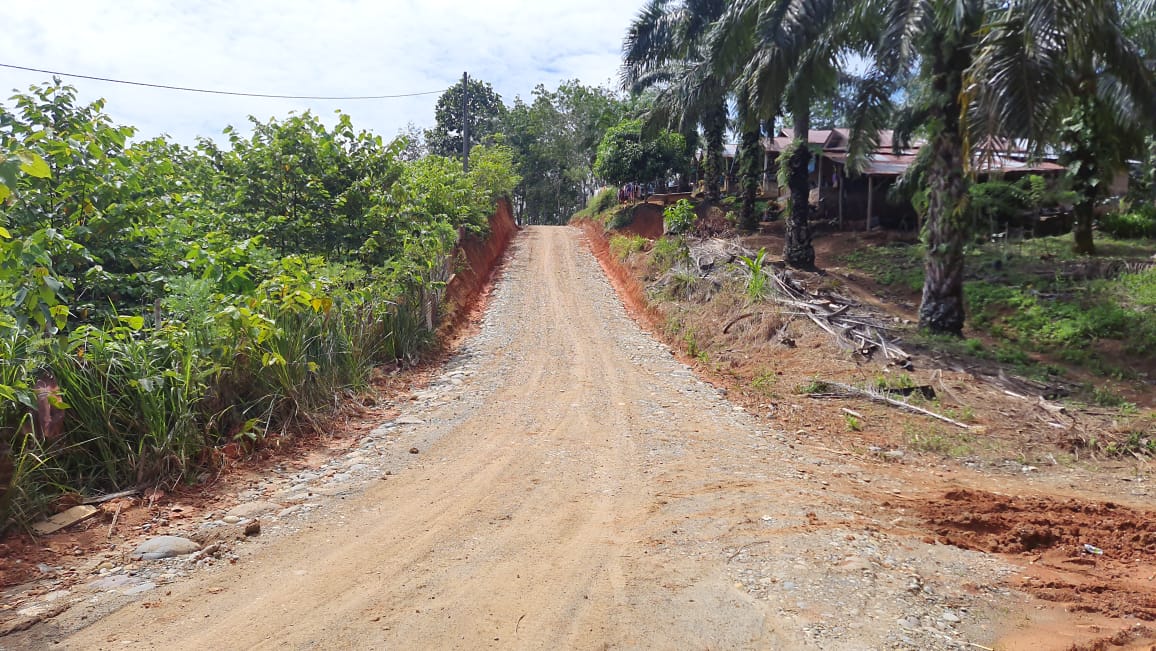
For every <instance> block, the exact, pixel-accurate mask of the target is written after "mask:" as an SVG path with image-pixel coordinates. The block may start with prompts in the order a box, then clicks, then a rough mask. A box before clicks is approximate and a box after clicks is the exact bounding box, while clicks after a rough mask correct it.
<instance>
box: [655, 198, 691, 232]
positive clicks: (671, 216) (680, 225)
mask: <svg viewBox="0 0 1156 651" xmlns="http://www.w3.org/2000/svg"><path fill="white" fill-rule="evenodd" d="M697 218H698V215H697V214H696V213H695V212H694V204H692V203H691V202H689V201H687V200H686V199H679V200H678V201H677V202H675V203H674V205H671V206H667V207H666V209H665V210H663V211H662V226H663V230H665V231H666V233H667V234H668V235H681V234H682V233H685V232H687V231H689V230H690V229H691V227H692V226H694V222H695V219H697Z"/></svg>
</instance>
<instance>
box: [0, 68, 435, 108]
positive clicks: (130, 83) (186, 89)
mask: <svg viewBox="0 0 1156 651" xmlns="http://www.w3.org/2000/svg"><path fill="white" fill-rule="evenodd" d="M0 68H11V69H13V70H24V71H27V72H39V73H42V74H46V75H57V76H60V77H76V78H77V79H91V80H93V81H106V82H108V83H111V84H124V85H126V86H144V87H146V88H163V89H165V90H179V91H184V92H187V93H207V94H209V95H233V96H236V97H264V98H268V99H315V100H363V99H398V98H402V97H418V96H420V95H436V94H438V93H443V92H445V89H442V90H429V91H425V92H421V93H399V94H396V95H351V96H348V97H332V96H326V95H271V94H268V93H241V92H235V91H230V90H212V89H208V88H189V87H187V86H170V85H168V84H150V83H146V82H143V81H126V80H124V79H110V78H108V77H94V76H92V75H79V74H76V73H73V72H58V71H55V70H43V69H41V68H28V67H26V66H14V65H12V64H9V63H0Z"/></svg>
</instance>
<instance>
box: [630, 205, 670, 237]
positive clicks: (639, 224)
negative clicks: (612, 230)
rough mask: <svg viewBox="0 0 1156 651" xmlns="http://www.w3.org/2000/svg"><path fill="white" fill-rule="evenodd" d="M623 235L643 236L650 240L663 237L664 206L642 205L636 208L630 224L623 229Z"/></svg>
mask: <svg viewBox="0 0 1156 651" xmlns="http://www.w3.org/2000/svg"><path fill="white" fill-rule="evenodd" d="M621 231H622V232H623V233H629V234H631V235H641V236H642V237H645V238H647V239H650V240H657V239H658V238H660V237H662V206H656V205H654V204H652V203H640V204H638V205H637V206H635V207H634V216H633V218H632V219H631V220H630V224H628V225H627V226H625V227H624V228H622V229H621Z"/></svg>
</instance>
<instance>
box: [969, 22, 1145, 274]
mask: <svg viewBox="0 0 1156 651" xmlns="http://www.w3.org/2000/svg"><path fill="white" fill-rule="evenodd" d="M1154 9H1156V2H1154V0H1066V1H1065V2H1056V1H1055V0H1012V1H1011V2H1008V3H1007V5H1006V8H1004V9H1002V10H1001V11H1000V12H998V13H997V14H996V15H995V16H993V17H992V20H991V21H990V25H989V27H988V29H987V30H986V32H985V34H984V36H983V39H982V41H981V43H980V46H979V50H978V53H977V54H976V57H975V63H974V65H973V66H972V70H971V71H970V73H969V82H970V83H969V84H968V87H967V91H968V95H969V98H970V100H971V102H970V107H969V108H970V110H971V111H972V113H973V114H974V115H973V119H972V120H971V121H970V122H971V131H972V138H973V140H976V139H980V140H982V141H987V140H988V139H990V138H992V137H993V136H997V135H1017V136H1023V137H1026V138H1028V139H1029V141H1030V142H1031V143H1032V144H1033V145H1035V147H1036V148H1040V147H1042V146H1045V145H1049V144H1053V145H1059V146H1060V147H1062V149H1063V150H1064V152H1065V153H1064V155H1063V162H1065V163H1066V164H1067V167H1068V169H1069V176H1070V178H1071V181H1072V185H1073V187H1072V189H1073V190H1074V191H1075V192H1076V193H1077V196H1078V199H1077V201H1076V205H1075V214H1076V225H1075V229H1074V231H1073V232H1074V235H1075V242H1074V248H1075V250H1076V252H1077V253H1084V254H1089V255H1090V254H1093V253H1095V244H1094V242H1093V238H1092V221H1093V218H1094V213H1093V209H1094V207H1095V202H1096V200H1097V199H1099V198H1100V197H1101V195H1102V193H1103V190H1102V188H1105V187H1107V185H1108V182H1109V181H1110V180H1111V177H1112V175H1114V174H1115V173H1116V172H1118V171H1119V170H1121V169H1124V168H1125V166H1126V164H1127V160H1128V159H1129V158H1132V157H1141V156H1143V155H1144V137H1145V135H1147V134H1151V133H1152V132H1153V128H1154V126H1156V82H1154V81H1153V72H1152V61H1151V58H1152V57H1153V56H1154V53H1156V21H1154V19H1153V17H1152V16H1153V12H1154ZM1146 56H1147V57H1148V60H1145V58H1146ZM1041 89H1044V90H1045V91H1046V92H1040V90H1041ZM1054 134H1058V137H1057V136H1056V135H1054Z"/></svg>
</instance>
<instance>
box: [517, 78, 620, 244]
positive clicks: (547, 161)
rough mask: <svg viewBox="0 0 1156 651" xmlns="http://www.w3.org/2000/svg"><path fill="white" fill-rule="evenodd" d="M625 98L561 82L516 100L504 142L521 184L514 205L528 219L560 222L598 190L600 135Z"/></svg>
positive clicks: (617, 118) (612, 122) (614, 118)
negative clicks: (596, 168)
mask: <svg viewBox="0 0 1156 651" xmlns="http://www.w3.org/2000/svg"><path fill="white" fill-rule="evenodd" d="M626 111H627V102H625V101H624V100H623V99H622V98H620V97H619V96H617V95H616V94H615V93H613V92H612V91H609V90H607V89H605V88H597V87H588V86H583V85H581V84H579V83H578V82H576V81H569V82H564V83H562V84H560V85H559V86H558V88H557V89H556V90H553V91H551V90H548V89H546V88H545V87H544V86H538V87H537V88H535V89H534V92H533V96H532V99H531V101H530V102H526V101H524V100H523V99H522V98H520V97H519V98H516V99H515V100H514V105H513V106H512V107H511V108H510V111H509V112H508V114H507V118H506V126H505V142H506V143H507V144H509V145H510V146H511V147H512V148H513V149H514V151H515V153H516V160H517V163H518V169H519V174H520V175H521V176H522V181H521V183H519V184H518V187H517V188H516V189H515V193H514V204H515V208H516V210H517V212H518V214H519V216H520V217H521V218H522V219H523V220H524V221H526V222H528V223H565V221H566V220H568V219H569V217H570V215H572V214H574V213H575V212H577V211H578V210H581V208H582V207H583V206H584V205H585V203H586V200H587V198H588V197H590V196H591V195H593V194H594V192H595V191H596V190H597V182H596V179H595V176H594V159H595V157H596V156H597V151H598V145H599V143H600V142H601V140H602V136H603V134H605V133H606V130H607V129H609V128H610V127H612V126H614V125H616V124H618V122H619V121H620V120H621V119H622V118H623V117H624V116H625V114H626Z"/></svg>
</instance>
